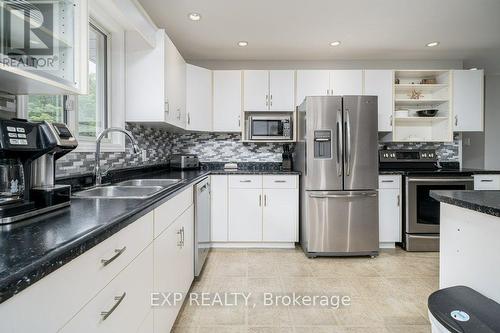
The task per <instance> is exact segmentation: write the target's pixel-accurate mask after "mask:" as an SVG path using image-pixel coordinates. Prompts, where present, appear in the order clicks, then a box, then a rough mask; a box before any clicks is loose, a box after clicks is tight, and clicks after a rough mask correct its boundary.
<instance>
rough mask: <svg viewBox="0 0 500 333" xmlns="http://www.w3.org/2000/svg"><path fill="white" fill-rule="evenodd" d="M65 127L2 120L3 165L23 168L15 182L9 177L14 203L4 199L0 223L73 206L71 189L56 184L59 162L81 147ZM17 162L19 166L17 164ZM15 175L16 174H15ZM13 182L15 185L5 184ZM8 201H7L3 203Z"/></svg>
mask: <svg viewBox="0 0 500 333" xmlns="http://www.w3.org/2000/svg"><path fill="white" fill-rule="evenodd" d="M77 145H78V143H77V141H76V139H75V138H74V137H73V135H72V134H71V132H70V131H69V129H68V128H67V127H66V125H65V124H58V123H48V122H46V121H43V122H28V121H26V120H24V119H10V120H6V119H4V120H0V165H2V166H3V165H5V164H7V163H10V164H11V165H10V166H6V167H7V170H14V169H13V167H15V166H16V165H17V168H18V169H19V165H22V170H20V171H19V170H18V171H17V172H18V173H19V174H20V176H19V177H17V178H16V179H15V180H14V179H13V178H14V177H11V178H12V179H9V177H5V178H2V179H0V181H2V186H1V187H2V188H4V189H7V191H6V192H3V193H4V196H5V197H8V196H9V192H10V193H14V192H16V190H17V192H16V196H15V199H14V200H7V199H6V198H0V224H7V223H13V222H16V221H20V220H23V219H26V218H29V217H33V216H36V215H39V214H43V213H46V212H49V211H52V210H54V209H58V208H61V207H65V206H67V205H69V203H70V195H71V187H70V186H67V185H55V184H54V179H55V161H56V160H57V159H58V158H60V157H62V156H64V155H65V154H67V153H69V152H70V151H72V150H73V149H75V148H76V147H77ZM14 161H17V162H18V163H15V162H14ZM12 174H14V175H15V174H16V173H15V172H14V171H12ZM5 181H9V182H11V183H12V185H11V184H5V183H4V182H5ZM2 199H5V200H2Z"/></svg>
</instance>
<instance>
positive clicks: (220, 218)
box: [210, 175, 229, 242]
mask: <svg viewBox="0 0 500 333" xmlns="http://www.w3.org/2000/svg"><path fill="white" fill-rule="evenodd" d="M228 179H229V176H226V175H212V176H210V188H211V193H212V195H211V199H212V200H211V201H212V202H211V209H210V213H211V214H212V217H211V241H212V242H227V240H228V238H227V237H228V236H227V220H228V219H227V216H228V209H227V202H228Z"/></svg>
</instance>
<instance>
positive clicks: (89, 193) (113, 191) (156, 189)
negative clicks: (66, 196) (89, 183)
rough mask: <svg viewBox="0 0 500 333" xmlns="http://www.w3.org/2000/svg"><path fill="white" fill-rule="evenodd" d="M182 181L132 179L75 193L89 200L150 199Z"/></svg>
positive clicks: (75, 195) (76, 195) (78, 196)
mask: <svg viewBox="0 0 500 333" xmlns="http://www.w3.org/2000/svg"><path fill="white" fill-rule="evenodd" d="M181 181H182V179H132V180H126V181H123V182H120V183H117V184H113V185H106V186H98V187H93V188H89V189H87V190H83V191H80V192H77V193H75V194H74V195H73V196H74V197H77V198H87V199H148V198H151V197H153V196H155V195H157V194H159V193H161V192H163V191H165V190H167V189H169V188H170V187H172V186H174V185H176V184H178V183H180V182H181Z"/></svg>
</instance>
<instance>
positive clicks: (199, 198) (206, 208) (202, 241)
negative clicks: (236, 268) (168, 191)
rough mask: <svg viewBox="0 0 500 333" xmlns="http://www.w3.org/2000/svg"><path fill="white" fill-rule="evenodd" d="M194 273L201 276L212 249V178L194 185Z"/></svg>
mask: <svg viewBox="0 0 500 333" xmlns="http://www.w3.org/2000/svg"><path fill="white" fill-rule="evenodd" d="M194 204H195V211H194V214H195V215H194V216H195V221H194V275H195V276H199V275H200V273H201V270H202V269H203V264H204V263H205V259H206V258H207V255H208V251H209V250H210V223H211V222H210V221H211V213H210V179H209V178H208V177H207V178H204V179H203V180H202V181H200V182H198V183H197V184H196V185H195V187H194Z"/></svg>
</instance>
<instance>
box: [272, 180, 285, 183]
mask: <svg viewBox="0 0 500 333" xmlns="http://www.w3.org/2000/svg"><path fill="white" fill-rule="evenodd" d="M274 182H275V183H286V180H275V181H274Z"/></svg>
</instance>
